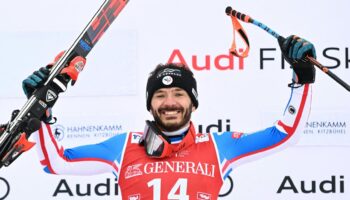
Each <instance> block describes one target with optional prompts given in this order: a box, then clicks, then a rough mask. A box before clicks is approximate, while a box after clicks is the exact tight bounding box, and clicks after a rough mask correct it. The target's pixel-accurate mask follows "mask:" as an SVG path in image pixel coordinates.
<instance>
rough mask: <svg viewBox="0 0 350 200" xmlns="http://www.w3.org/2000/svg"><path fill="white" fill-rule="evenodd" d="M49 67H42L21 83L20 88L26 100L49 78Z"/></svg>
mask: <svg viewBox="0 0 350 200" xmlns="http://www.w3.org/2000/svg"><path fill="white" fill-rule="evenodd" d="M50 67H51V66H50V65H48V66H46V67H42V68H40V69H39V70H37V71H35V72H34V73H33V74H32V75H30V76H28V78H26V79H24V80H23V81H22V88H23V91H24V94H25V95H26V96H27V98H29V97H30V96H31V95H32V94H33V92H34V91H35V90H36V89H38V88H40V87H41V86H42V85H43V84H44V83H45V81H46V80H47V79H48V78H49V74H50V69H49V68H50Z"/></svg>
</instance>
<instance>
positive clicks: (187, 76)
mask: <svg viewBox="0 0 350 200" xmlns="http://www.w3.org/2000/svg"><path fill="white" fill-rule="evenodd" d="M281 49H282V53H283V55H284V57H285V58H286V60H287V61H288V62H289V63H290V64H291V65H292V66H293V71H294V76H293V79H292V83H291V84H290V85H289V87H291V88H292V94H291V97H290V100H289V102H288V104H287V107H286V109H285V112H284V115H283V117H282V118H281V119H280V120H278V121H277V122H276V124H274V125H273V126H272V127H269V128H266V129H264V130H261V131H257V132H254V133H241V132H224V133H197V132H196V131H195V129H194V125H193V123H192V121H191V114H192V112H194V111H195V110H196V109H197V108H198V93H197V85H196V80H195V78H194V77H193V74H192V72H191V71H190V70H189V69H188V68H187V67H186V66H184V65H178V64H166V65H158V66H157V68H156V69H155V70H154V71H153V72H152V73H151V74H150V76H149V78H148V82H147V87H146V90H147V91H146V99H147V103H146V105H147V110H148V111H150V113H151V114H152V115H153V118H154V121H146V127H145V131H144V132H143V133H136V132H130V133H123V134H119V135H116V136H114V137H112V138H110V139H108V140H106V141H104V142H102V143H99V144H92V145H85V146H78V147H76V148H72V149H66V150H63V148H62V147H59V145H58V144H57V143H56V141H55V139H54V136H53V133H52V131H51V128H50V124H49V123H43V125H42V128H41V129H40V130H39V131H38V134H33V137H34V139H35V140H36V143H37V147H38V149H39V151H38V152H39V156H40V159H41V164H42V165H44V166H45V168H44V170H45V171H46V172H48V173H51V174H72V175H92V174H100V173H106V172H107V173H110V172H112V173H114V174H115V176H117V177H118V183H119V186H120V189H121V193H122V198H123V199H181V200H184V199H217V197H218V194H219V191H220V188H221V186H222V184H223V181H224V179H225V178H226V177H227V175H228V174H229V173H230V172H231V171H232V170H233V169H234V168H235V167H236V166H237V165H239V164H241V163H243V162H244V161H247V159H246V158H250V159H252V158H256V157H257V156H259V157H262V156H264V155H266V154H268V153H270V152H271V151H270V150H272V149H273V151H276V150H278V149H280V148H282V147H285V146H286V144H287V143H290V141H291V138H295V135H296V134H297V133H300V129H301V128H303V126H304V123H305V120H306V118H307V116H308V111H309V110H310V109H309V107H310V100H311V92H310V90H311V88H310V87H311V85H310V84H311V83H313V82H314V80H315V69H314V66H313V65H312V64H311V63H309V62H306V61H305V57H306V55H308V56H313V57H315V56H316V54H315V49H314V46H313V45H312V44H311V43H309V42H307V41H306V40H304V39H301V38H298V37H296V36H290V37H288V38H287V39H286V40H285V41H284V42H283V43H282V44H281ZM47 72H48V69H41V70H40V71H37V72H35V73H34V74H33V75H31V76H30V77H29V78H28V79H26V80H24V81H23V87H24V91H25V93H26V95H27V96H30V94H31V93H32V92H33V91H34V90H35V89H36V88H38V87H40V85H41V84H42V83H43V82H44V80H45V79H46V78H47ZM47 117H48V118H47ZM47 117H45V118H44V119H43V121H48V119H49V118H50V115H48V116H47ZM255 155H257V156H255Z"/></svg>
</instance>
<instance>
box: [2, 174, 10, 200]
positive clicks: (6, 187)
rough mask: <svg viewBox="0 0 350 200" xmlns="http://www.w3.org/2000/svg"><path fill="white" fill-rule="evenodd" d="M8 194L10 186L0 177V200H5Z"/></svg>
mask: <svg viewBox="0 0 350 200" xmlns="http://www.w3.org/2000/svg"><path fill="white" fill-rule="evenodd" d="M9 193H10V184H9V182H7V180H6V179H4V178H2V177H0V200H3V199H5V198H6V197H7V196H8V195H9Z"/></svg>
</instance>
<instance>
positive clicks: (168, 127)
mask: <svg viewBox="0 0 350 200" xmlns="http://www.w3.org/2000/svg"><path fill="white" fill-rule="evenodd" d="M192 107H193V105H192V103H191V104H190V105H189V107H188V108H184V107H179V106H167V107H163V108H159V109H158V110H157V111H156V110H154V109H153V108H151V111H152V115H153V118H154V121H155V122H156V124H157V126H158V127H159V128H160V129H161V130H163V131H167V132H172V131H176V130H179V129H180V128H182V127H184V126H185V125H186V124H187V123H188V122H189V121H190V120H191V114H192ZM176 110H180V111H181V113H182V119H181V120H180V122H176V123H171V122H164V121H162V119H161V118H160V115H159V113H162V112H163V111H176Z"/></svg>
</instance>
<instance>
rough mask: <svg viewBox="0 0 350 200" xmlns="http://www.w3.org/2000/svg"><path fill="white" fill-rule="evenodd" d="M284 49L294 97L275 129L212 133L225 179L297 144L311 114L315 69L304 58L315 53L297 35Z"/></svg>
mask: <svg viewBox="0 0 350 200" xmlns="http://www.w3.org/2000/svg"><path fill="white" fill-rule="evenodd" d="M281 49H282V52H283V55H284V56H285V57H286V60H287V61H288V62H289V63H290V64H291V65H292V68H293V72H294V73H293V79H292V83H291V84H290V85H289V87H290V88H291V96H290V99H289V101H288V103H287V106H286V108H285V110H284V113H283V116H282V117H281V118H280V119H279V120H277V122H276V123H275V124H274V125H273V126H272V127H269V128H266V129H264V130H261V131H257V132H254V133H239V132H224V133H215V134H213V135H214V139H215V141H216V143H217V149H218V154H219V157H220V162H221V166H222V174H223V176H224V177H225V176H226V175H227V174H229V173H230V171H231V170H232V169H233V168H234V167H235V166H237V165H239V164H242V163H244V162H245V161H249V160H254V159H257V158H260V157H263V156H265V155H267V154H269V153H272V152H275V151H277V150H280V149H281V148H283V147H287V146H288V145H289V144H291V142H295V141H296V139H297V138H298V137H297V135H299V134H300V133H301V130H302V129H303V128H304V126H305V122H306V120H307V118H308V115H309V112H310V106H311V83H313V82H314V80H315V69H314V67H313V65H312V64H311V63H308V62H305V61H304V58H305V56H306V55H309V56H313V57H315V50H314V47H313V45H312V44H311V43H309V42H307V41H306V40H304V39H300V38H298V37H296V36H290V37H288V38H287V39H286V40H285V41H284V43H282V44H281Z"/></svg>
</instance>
